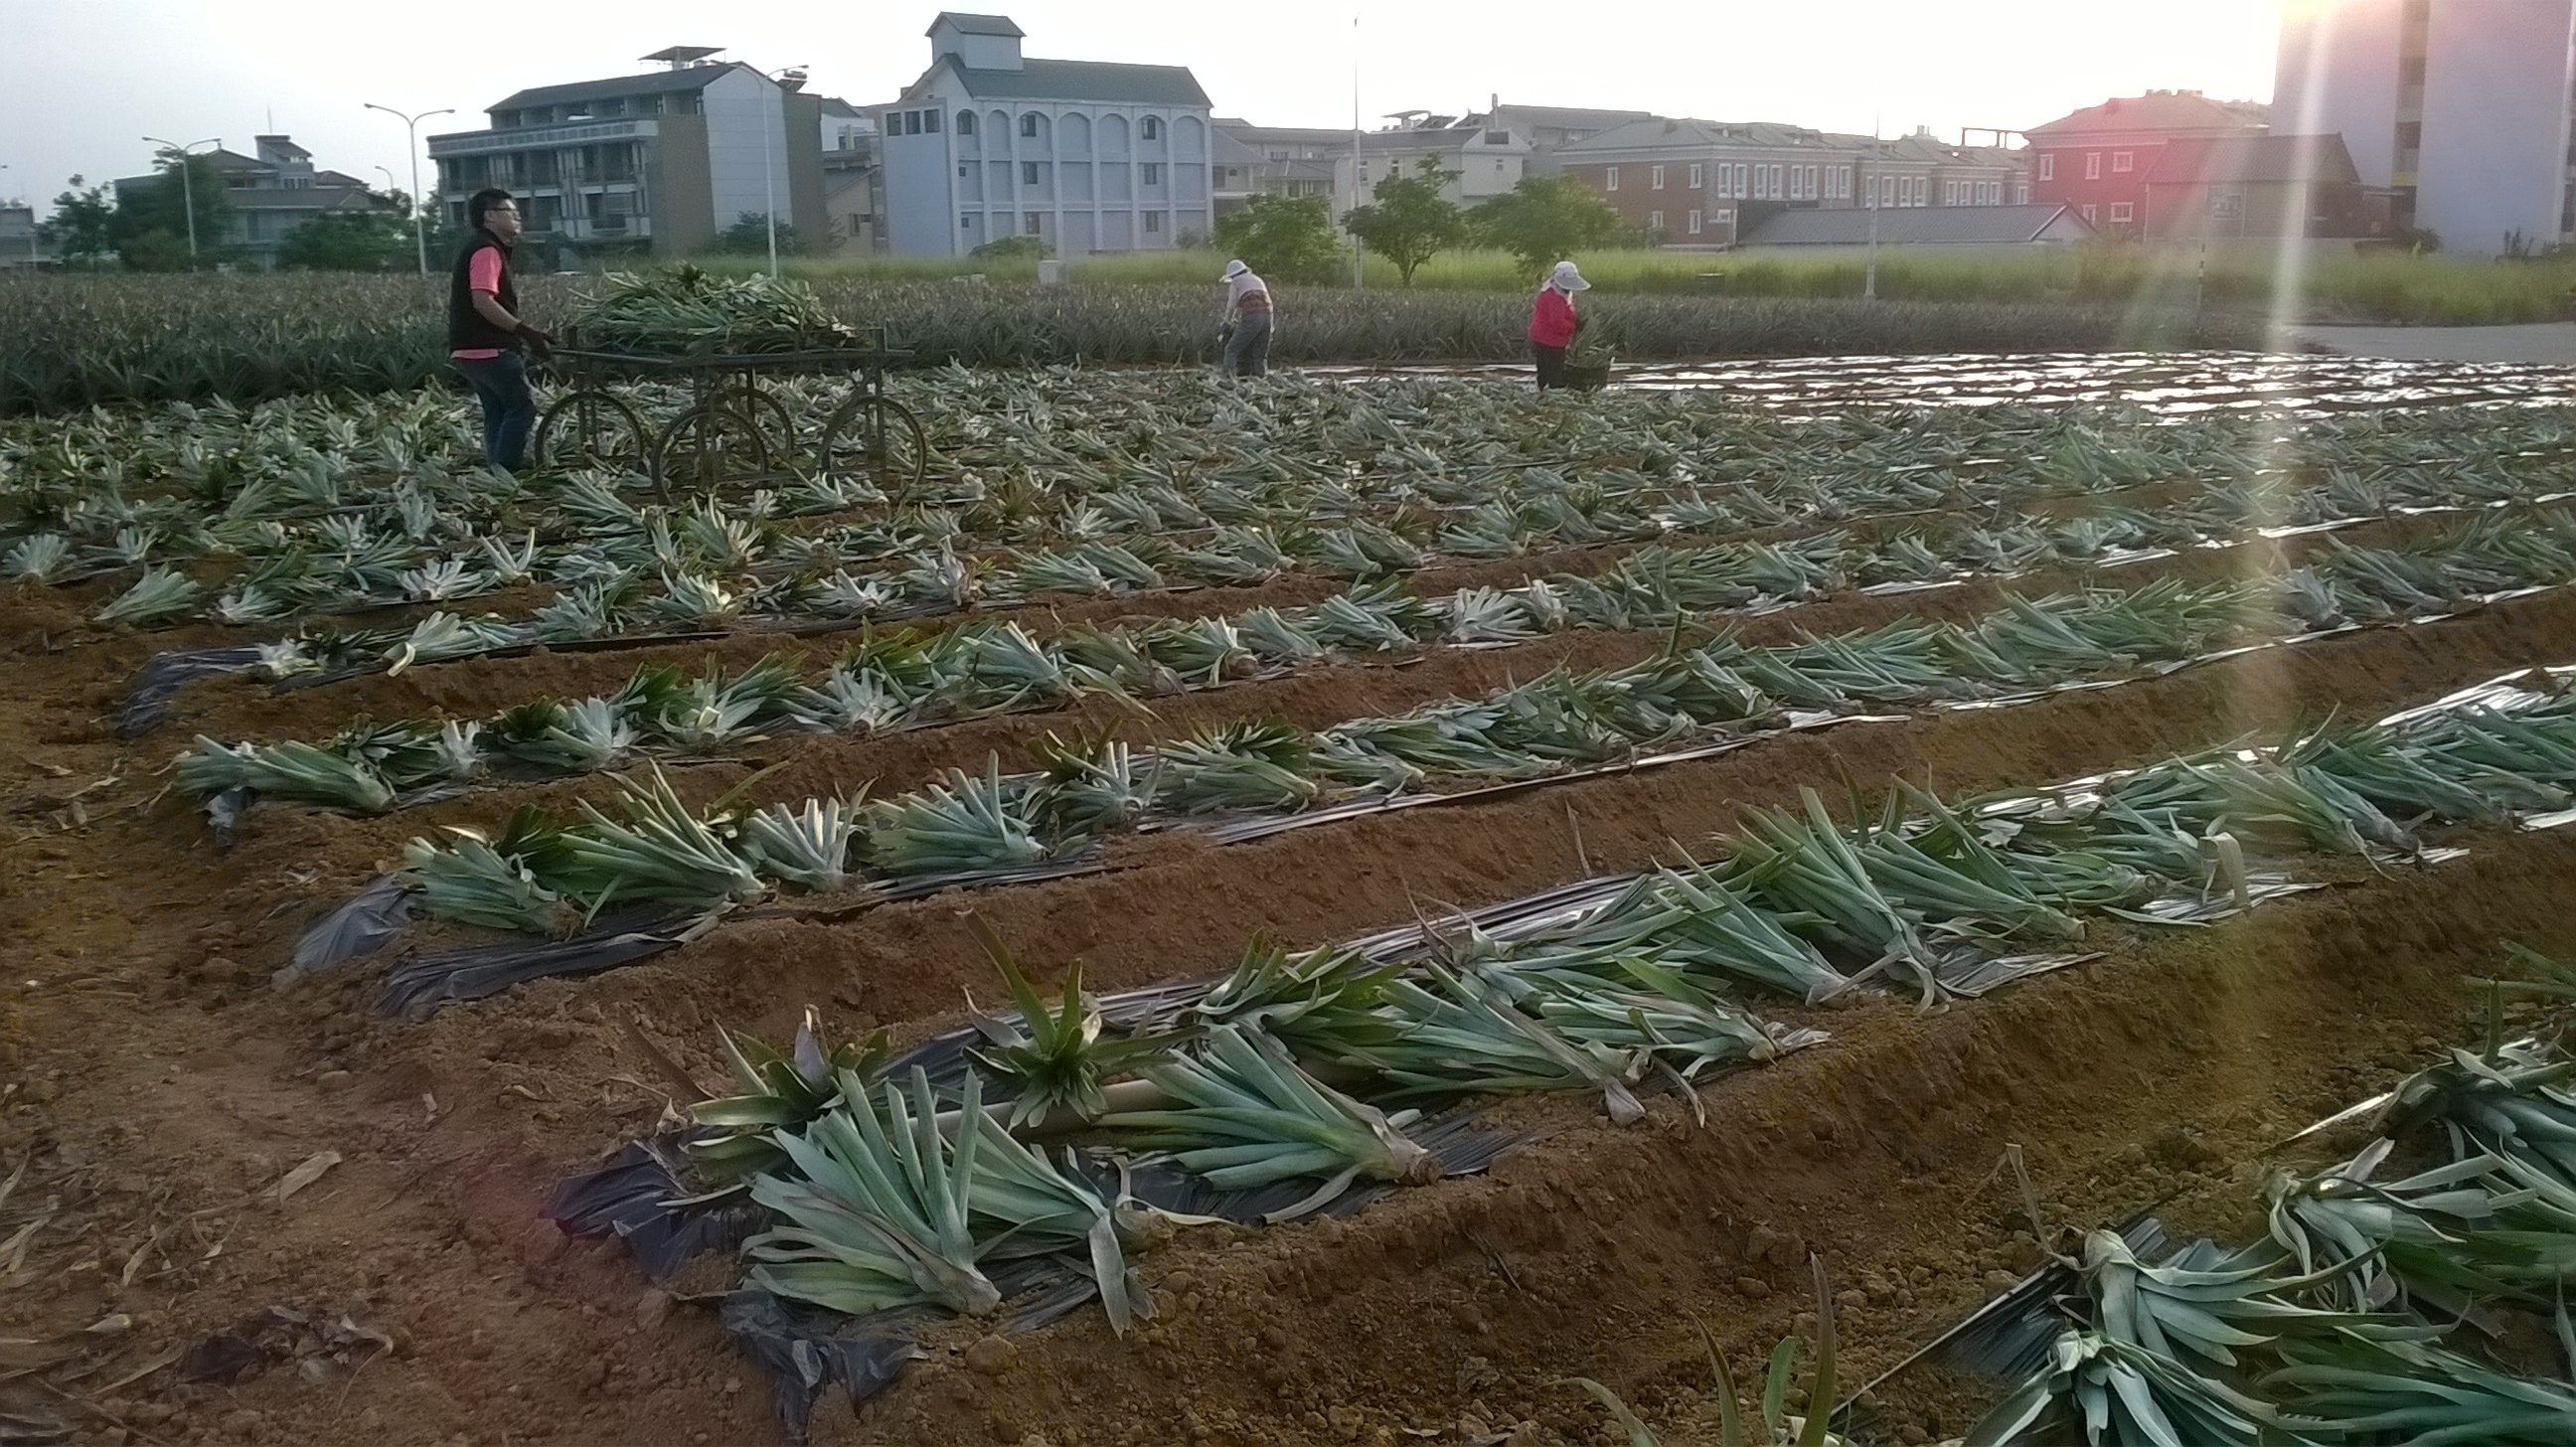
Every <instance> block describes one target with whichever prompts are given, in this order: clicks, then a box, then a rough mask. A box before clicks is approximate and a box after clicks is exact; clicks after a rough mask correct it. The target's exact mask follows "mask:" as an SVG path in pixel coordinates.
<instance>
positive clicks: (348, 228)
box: [277, 209, 411, 271]
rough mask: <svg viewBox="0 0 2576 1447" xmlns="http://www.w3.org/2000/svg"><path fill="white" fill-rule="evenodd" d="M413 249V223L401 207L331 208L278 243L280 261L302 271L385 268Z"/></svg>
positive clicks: (379, 269)
mask: <svg viewBox="0 0 2576 1447" xmlns="http://www.w3.org/2000/svg"><path fill="white" fill-rule="evenodd" d="M410 251H411V227H410V225H409V224H408V223H407V222H406V221H405V220H404V219H403V215H402V213H401V212H400V211H385V210H374V209H370V210H366V211H332V212H326V213H324V214H323V215H320V216H316V217H314V218H313V219H312V220H310V221H307V222H305V223H304V224H303V225H301V226H298V227H296V228H295V229H294V230H293V231H290V232H288V233H286V239H285V240H284V241H281V242H279V243H278V247H277V264H278V265H279V266H282V267H288V268H293V269H296V270H302V271H382V270H384V269H385V268H386V266H387V265H388V264H389V263H390V261H391V260H392V258H393V257H394V256H395V254H396V253H398V252H399V253H402V254H404V255H405V256H408V254H409V253H410Z"/></svg>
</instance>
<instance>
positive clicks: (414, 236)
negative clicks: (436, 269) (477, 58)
mask: <svg viewBox="0 0 2576 1447" xmlns="http://www.w3.org/2000/svg"><path fill="white" fill-rule="evenodd" d="M359 104H360V105H363V106H365V107H366V108H367V109H369V110H371V111H383V112H384V113H385V114H386V115H389V116H392V117H393V118H394V119H396V120H398V121H401V122H402V123H403V141H404V145H405V148H406V149H408V150H409V151H410V152H411V241H412V248H413V250H415V251H416V252H418V253H419V257H420V274H421V275H423V276H427V275H429V230H428V225H427V223H426V222H424V221H423V220H422V219H421V209H420V129H419V128H420V123H421V122H422V121H425V120H428V119H429V118H430V117H431V116H452V115H454V114H456V108H455V107H454V106H442V107H440V108H439V109H437V110H434V111H422V112H421V113H420V114H418V115H415V116H407V115H404V114H403V113H402V112H401V111H398V110H395V109H394V108H393V107H392V106H380V105H378V104H376V103H375V102H374V101H360V102H359ZM386 179H388V180H391V179H392V178H391V177H387V178H386Z"/></svg>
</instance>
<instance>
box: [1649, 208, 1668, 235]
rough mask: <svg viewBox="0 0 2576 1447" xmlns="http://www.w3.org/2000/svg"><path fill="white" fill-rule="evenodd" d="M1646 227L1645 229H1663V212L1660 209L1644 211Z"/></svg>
mask: <svg viewBox="0 0 2576 1447" xmlns="http://www.w3.org/2000/svg"><path fill="white" fill-rule="evenodd" d="M1646 229H1647V230H1648V231H1661V230H1663V229H1664V213H1663V212H1661V211H1649V212H1647V213H1646Z"/></svg>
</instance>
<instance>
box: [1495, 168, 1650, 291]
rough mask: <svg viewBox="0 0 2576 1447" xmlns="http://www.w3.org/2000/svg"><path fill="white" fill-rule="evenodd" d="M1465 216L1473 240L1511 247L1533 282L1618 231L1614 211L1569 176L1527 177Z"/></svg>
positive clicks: (1600, 244)
mask: <svg viewBox="0 0 2576 1447" xmlns="http://www.w3.org/2000/svg"><path fill="white" fill-rule="evenodd" d="M1467 221H1468V224H1469V225H1470V226H1472V227H1473V228H1474V229H1475V234H1476V237H1477V239H1478V240H1480V241H1482V242H1484V243H1485V244H1486V245H1487V246H1491V247H1494V248H1495V249H1497V250H1500V251H1508V252H1510V253H1511V254H1512V257H1513V259H1515V260H1517V261H1518V262H1519V263H1520V269H1521V272H1522V274H1523V275H1525V276H1527V277H1528V278H1529V279H1530V280H1532V281H1536V280H1537V279H1538V278H1539V275H1540V274H1541V273H1543V272H1545V271H1546V270H1547V269H1548V267H1550V266H1552V265H1554V264H1555V263H1556V262H1559V261H1562V260H1564V259H1565V258H1566V257H1568V256H1571V255H1573V254H1574V253H1575V252H1578V251H1590V250H1595V249H1598V248H1600V247H1603V246H1607V245H1608V244H1610V242H1611V241H1612V240H1613V239H1614V238H1616V237H1617V236H1618V235H1619V231H1620V222H1619V213H1618V212H1617V211H1616V210H1614V209H1613V208H1612V207H1611V205H1610V203H1609V202H1607V201H1604V200H1602V199H1601V198H1600V197H1599V196H1597V195H1595V194H1593V190H1592V188H1591V187H1589V186H1587V185H1585V184H1583V182H1582V181H1580V180H1578V179H1577V178H1575V177H1572V176H1532V177H1530V178H1529V179H1527V180H1525V181H1523V182H1521V183H1520V184H1519V185H1517V186H1514V187H1513V188H1512V189H1511V190H1509V191H1506V192H1504V193H1503V194H1502V195H1500V196H1497V197H1495V198H1494V199H1492V200H1491V201H1487V202H1485V203H1483V204H1482V205H1480V206H1478V207H1477V208H1476V209H1475V210H1473V211H1470V212H1468V213H1467Z"/></svg>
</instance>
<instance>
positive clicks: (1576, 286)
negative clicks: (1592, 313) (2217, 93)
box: [1547, 261, 1592, 291]
mask: <svg viewBox="0 0 2576 1447" xmlns="http://www.w3.org/2000/svg"><path fill="white" fill-rule="evenodd" d="M1547 284H1548V285H1550V286H1552V287H1555V288H1556V289H1557V290H1558V291H1590V290H1591V289H1592V283H1590V282H1588V281H1585V280H1584V279H1583V273H1582V272H1579V271H1577V270H1575V269H1574V263H1573V262H1571V261H1560V262H1558V263H1557V264H1556V270H1555V271H1553V272H1551V273H1549V274H1548V278H1547Z"/></svg>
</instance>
